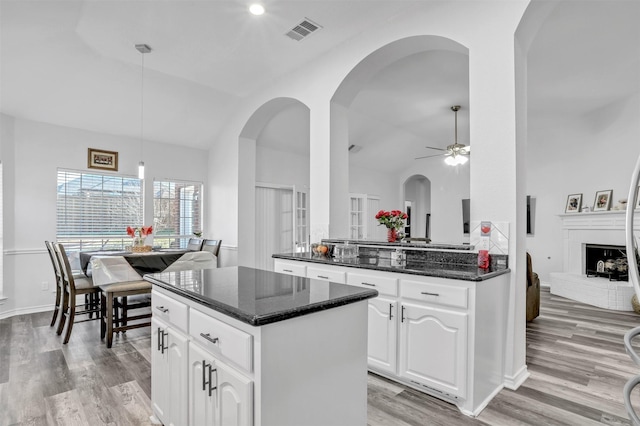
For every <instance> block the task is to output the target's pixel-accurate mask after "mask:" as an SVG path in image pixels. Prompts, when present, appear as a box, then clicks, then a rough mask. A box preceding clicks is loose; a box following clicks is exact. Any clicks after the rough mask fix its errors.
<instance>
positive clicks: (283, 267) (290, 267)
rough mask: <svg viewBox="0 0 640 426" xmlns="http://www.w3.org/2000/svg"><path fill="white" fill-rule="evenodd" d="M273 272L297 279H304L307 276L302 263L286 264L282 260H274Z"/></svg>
mask: <svg viewBox="0 0 640 426" xmlns="http://www.w3.org/2000/svg"><path fill="white" fill-rule="evenodd" d="M273 271H274V272H279V273H281V274H287V275H295V276H298V277H304V276H306V275H307V268H306V266H305V265H304V263H301V262H287V261H286V260H282V259H274V262H273Z"/></svg>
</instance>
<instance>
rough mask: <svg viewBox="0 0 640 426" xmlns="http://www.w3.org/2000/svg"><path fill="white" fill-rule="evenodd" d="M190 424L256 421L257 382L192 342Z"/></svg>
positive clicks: (240, 425)
mask: <svg viewBox="0 0 640 426" xmlns="http://www.w3.org/2000/svg"><path fill="white" fill-rule="evenodd" d="M189 424H190V425H192V426H202V425H220V426H235V425H237V426H247V425H251V424H253V382H252V381H251V379H249V378H248V377H246V376H244V375H242V374H241V373H239V372H238V371H236V370H235V369H234V368H233V367H230V366H228V365H226V364H224V363H223V362H221V361H219V360H218V359H217V358H215V357H214V356H213V354H211V353H209V352H207V351H206V350H204V349H203V348H201V347H200V346H199V345H197V344H195V343H189Z"/></svg>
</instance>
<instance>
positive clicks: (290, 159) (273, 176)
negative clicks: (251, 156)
mask: <svg viewBox="0 0 640 426" xmlns="http://www.w3.org/2000/svg"><path fill="white" fill-rule="evenodd" d="M256 182H266V183H274V184H279V185H295V186H296V191H305V192H309V157H308V156H304V155H298V154H294V153H292V152H285V151H279V150H275V149H271V148H267V147H263V146H260V145H257V146H256Z"/></svg>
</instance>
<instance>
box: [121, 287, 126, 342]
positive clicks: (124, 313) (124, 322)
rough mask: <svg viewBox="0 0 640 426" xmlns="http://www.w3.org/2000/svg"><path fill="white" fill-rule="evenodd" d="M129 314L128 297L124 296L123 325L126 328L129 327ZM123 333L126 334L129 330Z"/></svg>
mask: <svg viewBox="0 0 640 426" xmlns="http://www.w3.org/2000/svg"><path fill="white" fill-rule="evenodd" d="M127 312H128V306H127V296H123V297H122V320H121V322H122V325H123V326H124V327H126V326H127ZM122 332H123V333H126V332H127V330H123V331H122Z"/></svg>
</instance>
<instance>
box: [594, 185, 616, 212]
mask: <svg viewBox="0 0 640 426" xmlns="http://www.w3.org/2000/svg"><path fill="white" fill-rule="evenodd" d="M612 194H613V190H612V189H607V190H606V191H598V192H596V198H595V200H593V211H594V212H606V211H607V210H609V208H610V207H611V195H612Z"/></svg>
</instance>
